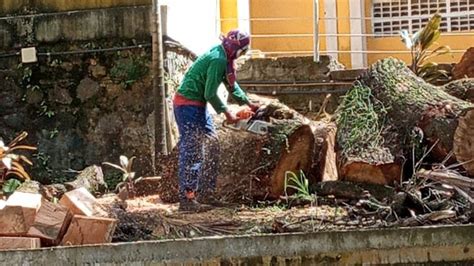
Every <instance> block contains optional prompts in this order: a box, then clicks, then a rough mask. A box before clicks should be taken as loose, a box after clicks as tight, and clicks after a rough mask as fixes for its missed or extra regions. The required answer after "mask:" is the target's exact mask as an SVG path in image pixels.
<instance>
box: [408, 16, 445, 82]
mask: <svg viewBox="0 0 474 266" xmlns="http://www.w3.org/2000/svg"><path fill="white" fill-rule="evenodd" d="M440 24H441V16H440V15H439V14H435V15H434V16H433V17H432V18H431V19H430V20H429V21H428V23H427V24H426V25H425V27H423V29H421V30H420V31H418V32H416V33H415V34H412V35H410V34H409V33H408V31H406V30H402V31H401V32H400V35H401V37H402V41H403V42H404V43H405V45H406V47H407V48H408V49H410V51H411V59H412V60H411V70H412V71H413V72H415V74H417V75H418V76H419V77H421V78H423V79H424V80H426V81H427V82H439V81H447V80H448V79H449V74H448V72H447V71H446V70H444V69H440V68H439V67H438V64H437V63H435V62H432V61H430V60H431V59H432V58H433V57H436V56H440V55H444V54H448V53H450V52H451V49H450V48H449V46H445V45H443V46H439V47H437V48H435V49H433V50H429V49H430V47H431V46H432V45H433V44H435V43H436V41H437V40H438V39H439V37H440V36H441V29H440Z"/></svg>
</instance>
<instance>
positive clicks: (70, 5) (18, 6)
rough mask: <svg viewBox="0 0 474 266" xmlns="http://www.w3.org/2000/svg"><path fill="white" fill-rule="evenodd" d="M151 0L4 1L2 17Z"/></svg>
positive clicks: (124, 4)
mask: <svg viewBox="0 0 474 266" xmlns="http://www.w3.org/2000/svg"><path fill="white" fill-rule="evenodd" d="M151 2H152V1H151V0H80V1H77V0H76V1H64V0H2V1H1V2H0V15H4V14H12V13H27V12H31V11H40V12H46V11H48V12H54V11H71V10H81V9H95V8H106V7H118V6H136V5H150V4H151Z"/></svg>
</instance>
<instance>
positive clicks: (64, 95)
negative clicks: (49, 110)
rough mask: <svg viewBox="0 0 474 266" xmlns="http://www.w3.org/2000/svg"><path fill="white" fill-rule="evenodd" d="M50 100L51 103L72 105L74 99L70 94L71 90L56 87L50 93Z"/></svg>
mask: <svg viewBox="0 0 474 266" xmlns="http://www.w3.org/2000/svg"><path fill="white" fill-rule="evenodd" d="M48 96H49V97H48V99H49V101H51V102H57V103H61V104H71V103H72V97H71V95H70V94H69V90H68V89H65V88H61V87H58V86H55V87H54V89H52V90H50V91H49V95H48Z"/></svg>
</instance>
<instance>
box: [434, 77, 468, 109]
mask: <svg viewBox="0 0 474 266" xmlns="http://www.w3.org/2000/svg"><path fill="white" fill-rule="evenodd" d="M442 88H443V90H444V91H445V92H447V93H449V94H451V95H452V96H454V97H456V98H459V99H461V100H464V101H468V102H471V103H474V78H470V79H469V78H468V79H458V80H454V81H451V82H450V83H448V84H446V85H444V86H443V87H442Z"/></svg>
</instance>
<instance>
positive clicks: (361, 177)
mask: <svg viewBox="0 0 474 266" xmlns="http://www.w3.org/2000/svg"><path fill="white" fill-rule="evenodd" d="M401 172H402V167H401V165H400V164H397V163H390V164H380V165H373V164H368V163H363V162H350V163H346V164H345V165H344V166H343V167H342V169H341V176H342V177H343V179H344V180H347V181H353V182H365V183H372V184H379V185H391V184H393V183H399V181H400V177H401Z"/></svg>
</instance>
